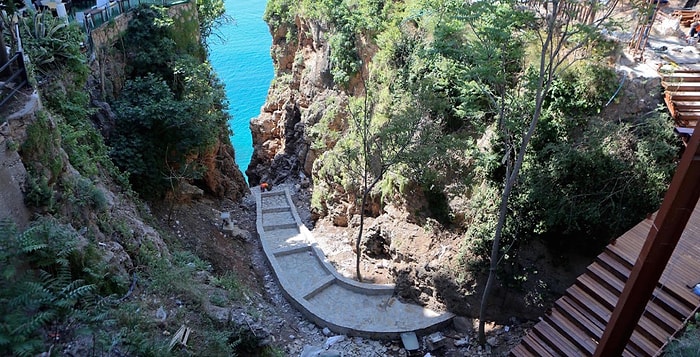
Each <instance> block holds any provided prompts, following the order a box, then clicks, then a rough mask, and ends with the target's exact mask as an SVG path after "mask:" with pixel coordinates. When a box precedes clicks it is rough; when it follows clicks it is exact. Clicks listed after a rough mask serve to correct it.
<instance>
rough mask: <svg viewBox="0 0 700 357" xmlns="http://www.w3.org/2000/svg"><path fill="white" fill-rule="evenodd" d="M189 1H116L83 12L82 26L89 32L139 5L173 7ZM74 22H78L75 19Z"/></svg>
mask: <svg viewBox="0 0 700 357" xmlns="http://www.w3.org/2000/svg"><path fill="white" fill-rule="evenodd" d="M187 2H189V0H116V1H110V2H108V3H106V4H104V5H102V6H93V7H92V8H90V9H87V10H85V11H84V12H83V13H84V18H83V19H82V22H83V26H84V27H85V29H86V30H87V31H88V32H90V31H91V30H92V29H94V28H97V27H100V26H101V25H102V24H104V23H106V22H109V20H110V19H112V18H114V17H116V16H119V15H120V14H123V13H125V12H127V11H129V10H131V9H134V8H136V7H137V6H139V5H141V4H153V5H162V6H173V5H177V4H184V3H187ZM76 20H78V22H80V20H79V19H78V18H77V17H76Z"/></svg>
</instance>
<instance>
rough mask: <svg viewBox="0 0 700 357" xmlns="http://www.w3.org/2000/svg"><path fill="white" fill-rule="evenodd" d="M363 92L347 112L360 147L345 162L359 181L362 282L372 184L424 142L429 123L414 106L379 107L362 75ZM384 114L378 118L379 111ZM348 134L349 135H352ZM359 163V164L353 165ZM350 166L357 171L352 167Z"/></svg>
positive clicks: (357, 264) (357, 246)
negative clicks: (363, 238)
mask: <svg viewBox="0 0 700 357" xmlns="http://www.w3.org/2000/svg"><path fill="white" fill-rule="evenodd" d="M363 85H364V88H365V93H364V95H363V96H362V97H361V98H360V100H359V101H358V102H357V103H356V105H355V106H354V107H353V105H352V104H351V105H350V108H349V113H350V117H351V119H352V121H353V124H354V125H353V126H351V127H350V131H351V132H354V133H352V134H355V135H357V137H358V139H359V143H358V144H359V148H358V149H359V150H358V152H357V153H356V155H346V156H347V157H354V160H351V161H354V162H347V163H346V165H347V166H348V168H349V170H350V171H354V175H355V176H359V177H361V183H360V186H361V187H360V191H359V193H360V195H359V196H360V209H359V211H360V212H359V213H360V226H359V231H358V233H357V238H356V239H355V251H356V258H355V274H356V276H357V280H358V281H362V273H361V271H360V261H361V257H362V235H363V231H364V222H365V210H366V206H367V204H368V200H369V199H370V194H371V192H372V190H373V189H374V188H375V186H376V185H377V184H378V183H380V182H381V181H382V179H384V177H385V175H386V174H387V173H388V172H389V171H390V170H391V169H392V168H393V167H395V166H396V165H398V164H400V163H402V162H405V161H406V160H407V155H408V154H409V152H410V151H412V150H414V149H416V148H418V147H420V146H421V145H424V143H425V142H426V140H425V137H426V135H425V133H427V132H429V129H428V127H429V126H428V125H427V124H425V123H422V117H421V114H420V113H421V111H420V110H418V109H417V108H413V109H412V110H411V109H408V110H407V108H400V109H396V108H393V110H391V109H379V108H378V107H379V106H380V105H379V94H378V93H377V92H378V90H377V91H375V90H374V86H375V85H376V83H373V81H372V80H371V79H370V80H368V79H365V78H364V77H363ZM381 110H384V111H389V113H384V114H385V115H386V117H384V118H383V120H381V121H380V120H378V113H377V112H378V111H381ZM352 134H351V135H352ZM356 164H359V165H356ZM353 167H354V168H356V169H357V170H353Z"/></svg>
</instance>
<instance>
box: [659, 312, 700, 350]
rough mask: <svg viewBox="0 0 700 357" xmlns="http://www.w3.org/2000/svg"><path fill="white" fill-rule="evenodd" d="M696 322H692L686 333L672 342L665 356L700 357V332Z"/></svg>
mask: <svg viewBox="0 0 700 357" xmlns="http://www.w3.org/2000/svg"><path fill="white" fill-rule="evenodd" d="M695 320H696V321H695V322H690V323H688V325H687V326H686V328H685V332H683V334H682V335H681V336H680V337H679V338H677V339H675V340H672V341H671V342H670V343H669V344H668V345H667V347H666V349H665V351H664V356H668V357H694V356H700V330H699V329H698V325H697V320H698V318H697V316H696V317H695Z"/></svg>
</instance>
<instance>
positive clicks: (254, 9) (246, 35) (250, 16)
mask: <svg viewBox="0 0 700 357" xmlns="http://www.w3.org/2000/svg"><path fill="white" fill-rule="evenodd" d="M225 3H226V13H227V14H228V15H229V16H232V17H233V18H235V23H234V24H230V25H226V26H223V27H222V28H220V35H221V36H222V37H223V39H224V42H223V43H222V41H221V40H219V39H216V38H212V39H210V40H209V47H210V50H209V58H210V60H211V63H212V66H213V67H214V70H215V71H216V72H217V73H218V75H219V77H220V78H221V80H222V81H223V82H224V84H225V85H226V96H227V97H228V100H229V112H230V113H231V115H232V119H231V121H229V126H230V127H231V130H233V135H232V136H231V142H232V143H233V148H234V149H235V150H236V163H237V164H238V167H240V169H241V171H243V172H244V174H245V170H246V169H247V168H248V164H249V163H250V159H251V156H252V155H253V138H252V137H251V134H250V127H249V126H248V124H249V123H250V119H252V118H254V117H257V116H258V115H259V114H260V107H262V105H263V104H264V103H265V97H266V96H267V89H268V88H269V87H270V81H271V80H272V77H273V74H274V71H273V67H272V59H271V58H270V45H271V44H272V36H271V35H270V31H269V29H268V27H267V24H266V23H265V21H263V19H262V16H263V13H264V12H265V4H266V3H267V2H266V1H265V0H225ZM246 179H247V178H246Z"/></svg>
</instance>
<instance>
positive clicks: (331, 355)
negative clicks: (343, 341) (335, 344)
mask: <svg viewBox="0 0 700 357" xmlns="http://www.w3.org/2000/svg"><path fill="white" fill-rule="evenodd" d="M341 356H342V354H341V353H340V352H339V351H334V350H329V351H323V352H321V353H320V354H319V355H318V357H341Z"/></svg>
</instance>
